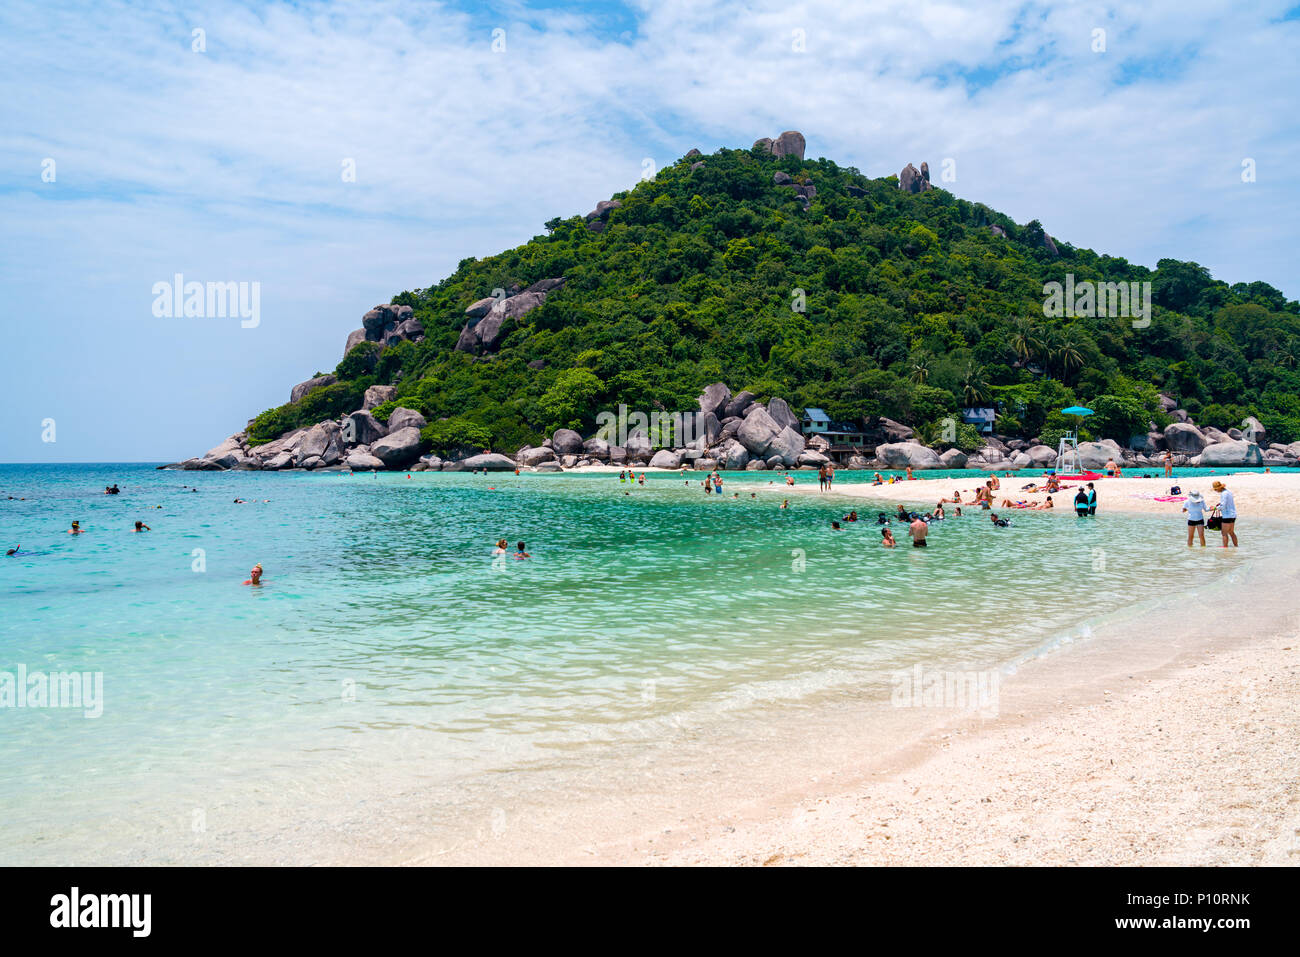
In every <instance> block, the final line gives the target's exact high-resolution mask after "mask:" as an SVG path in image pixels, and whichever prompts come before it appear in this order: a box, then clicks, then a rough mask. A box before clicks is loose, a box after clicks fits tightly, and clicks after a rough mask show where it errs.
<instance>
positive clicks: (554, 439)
mask: <svg viewBox="0 0 1300 957" xmlns="http://www.w3.org/2000/svg"><path fill="white" fill-rule="evenodd" d="M551 447H552V448H554V449H555V451H556V452H558V453H559V454H560V455H577V454H578V453H579V452H581V451H583V442H582V436H581V435H579V434H578V433H577V432H575V431H573V429H556V430H555V433H554V434H553V435H552V436H551Z"/></svg>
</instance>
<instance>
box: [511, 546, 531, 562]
mask: <svg viewBox="0 0 1300 957" xmlns="http://www.w3.org/2000/svg"><path fill="white" fill-rule="evenodd" d="M514 557H515V558H517V559H520V560H521V561H522V560H523V559H525V558H532V557H533V556H532V555H529V554H528V549H527V548H525V547H524V543H523V542H520V543H519V551H517V552H515V555H514Z"/></svg>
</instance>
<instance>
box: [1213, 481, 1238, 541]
mask: <svg viewBox="0 0 1300 957" xmlns="http://www.w3.org/2000/svg"><path fill="white" fill-rule="evenodd" d="M1214 490H1215V491H1216V492H1218V493H1219V504H1218V505H1217V506H1215V507H1216V508H1217V509H1218V510H1219V533H1220V534H1221V535H1223V547H1224V548H1227V547H1228V539H1229V538H1231V539H1232V547H1233V548H1236V547H1237V501H1236V499H1234V498H1233V497H1232V491H1231V490H1230V489H1229V488H1228V486H1226V485H1224V484H1223V483H1222V482H1219V481H1217V480H1216V481H1215V483H1214Z"/></svg>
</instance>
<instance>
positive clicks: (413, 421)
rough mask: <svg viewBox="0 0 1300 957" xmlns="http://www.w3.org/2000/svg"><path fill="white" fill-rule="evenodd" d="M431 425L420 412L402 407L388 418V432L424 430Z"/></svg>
mask: <svg viewBox="0 0 1300 957" xmlns="http://www.w3.org/2000/svg"><path fill="white" fill-rule="evenodd" d="M428 424H429V423H428V422H427V421H426V420H425V418H424V416H422V415H421V414H420V413H419V412H416V411H415V410H414V409H404V408H402V407H401V406H400V405H399V406H398V407H397V408H396V409H394V410H393V411H392V413H391V414H390V415H389V416H388V431H389V432H396V431H398V430H399V429H407V428H411V429H417V430H418V429H422V428H424V427H425V426H426V425H428Z"/></svg>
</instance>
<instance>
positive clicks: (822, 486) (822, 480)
mask: <svg viewBox="0 0 1300 957" xmlns="http://www.w3.org/2000/svg"><path fill="white" fill-rule="evenodd" d="M817 491H819V492H824V491H826V466H825V465H823V466H822V467H821V468H819V469H818V470H817Z"/></svg>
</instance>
